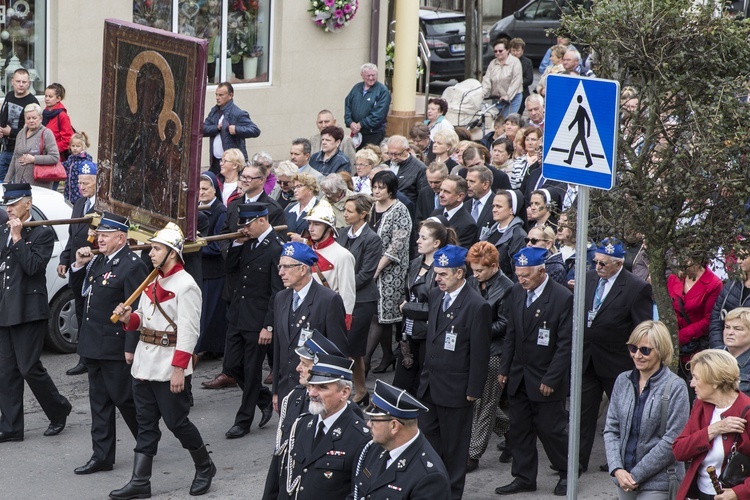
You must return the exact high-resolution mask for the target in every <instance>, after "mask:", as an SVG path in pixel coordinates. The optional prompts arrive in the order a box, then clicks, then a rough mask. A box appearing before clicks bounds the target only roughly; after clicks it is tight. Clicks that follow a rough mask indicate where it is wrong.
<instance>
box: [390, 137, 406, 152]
mask: <svg viewBox="0 0 750 500" xmlns="http://www.w3.org/2000/svg"><path fill="white" fill-rule="evenodd" d="M391 144H393V145H394V146H395V145H399V146H401V147H402V148H403V149H409V139H407V138H406V137H404V136H403V135H392V136H391V137H389V138H388V145H389V146H390V145H391Z"/></svg>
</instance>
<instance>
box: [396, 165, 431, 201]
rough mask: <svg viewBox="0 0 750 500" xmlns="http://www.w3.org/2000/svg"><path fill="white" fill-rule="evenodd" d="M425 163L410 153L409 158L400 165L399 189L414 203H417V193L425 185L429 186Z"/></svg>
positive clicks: (397, 175) (398, 175)
mask: <svg viewBox="0 0 750 500" xmlns="http://www.w3.org/2000/svg"><path fill="white" fill-rule="evenodd" d="M426 170H427V167H425V165H424V163H422V162H421V161H419V160H418V159H417V158H416V157H414V156H412V155H409V159H408V160H406V161H404V162H403V163H401V164H400V165H399V168H398V174H396V177H398V190H399V191H401V192H402V193H404V195H405V196H406V197H407V198H409V201H411V202H412V203H413V204H415V205H416V203H417V193H419V191H420V190H421V189H423V188H425V187H428V184H427V177H426V176H425V171H426Z"/></svg>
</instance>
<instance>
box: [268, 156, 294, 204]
mask: <svg viewBox="0 0 750 500" xmlns="http://www.w3.org/2000/svg"><path fill="white" fill-rule="evenodd" d="M298 172H299V167H297V165H295V164H294V163H292V162H291V161H288V160H287V161H282V162H279V164H278V165H277V166H276V168H274V173H275V174H276V189H274V190H273V191H272V192H271V194H270V196H271V198H273V199H274V200H276V201H278V202H279V205H281V208H283V209H286V207H288V206H289V205H290V204H292V203H294V202H295V201H297V199H296V198H295V197H294V185H293V184H292V177H294V176H295V175H296V174H297V173H298Z"/></svg>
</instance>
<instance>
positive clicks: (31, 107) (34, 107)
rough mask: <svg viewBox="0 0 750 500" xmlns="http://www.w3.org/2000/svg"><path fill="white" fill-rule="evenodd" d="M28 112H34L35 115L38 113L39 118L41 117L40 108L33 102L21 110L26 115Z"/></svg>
mask: <svg viewBox="0 0 750 500" xmlns="http://www.w3.org/2000/svg"><path fill="white" fill-rule="evenodd" d="M29 111H36V112H37V113H39V116H42V107H41V106H40V105H39V104H37V103H35V102H32V103H31V104H27V105H26V107H25V108H23V112H24V113H28V112H29Z"/></svg>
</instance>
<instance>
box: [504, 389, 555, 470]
mask: <svg viewBox="0 0 750 500" xmlns="http://www.w3.org/2000/svg"><path fill="white" fill-rule="evenodd" d="M509 417H510V429H511V434H512V436H513V446H512V447H511V454H512V456H513V464H512V465H511V469H510V472H511V474H513V477H515V478H519V479H520V480H521V481H523V482H524V483H526V484H533V485H536V477H537V473H538V470H539V456H538V454H537V451H536V439H537V436H539V440H540V441H541V442H542V446H544V451H545V453H547V457H548V458H549V461H550V462H551V463H552V466H553V467H554V468H555V469H556V470H558V471H560V477H566V469H567V468H568V431H567V425H568V412H567V411H566V410H565V400H561V401H549V402H538V401H532V400H530V399H529V396H528V394H526V389H525V387H524V382H523V381H521V385H520V387H519V389H518V391H517V392H516V394H515V395H513V396H510V409H509Z"/></svg>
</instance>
